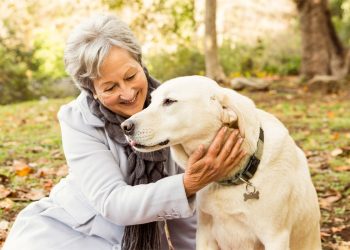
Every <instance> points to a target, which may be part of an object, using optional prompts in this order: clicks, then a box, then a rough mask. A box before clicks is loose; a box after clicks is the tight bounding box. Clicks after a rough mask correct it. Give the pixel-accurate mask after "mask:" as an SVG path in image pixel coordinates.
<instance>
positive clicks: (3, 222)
mask: <svg viewBox="0 0 350 250" xmlns="http://www.w3.org/2000/svg"><path fill="white" fill-rule="evenodd" d="M9 225H10V222H8V221H7V220H1V221H0V230H7V229H8V228H9Z"/></svg>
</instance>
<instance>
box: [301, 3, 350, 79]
mask: <svg viewBox="0 0 350 250" xmlns="http://www.w3.org/2000/svg"><path fill="white" fill-rule="evenodd" d="M295 2H296V4H297V9H298V12H299V16H300V27H301V37H302V63H301V74H302V75H303V76H305V77H306V78H311V77H314V76H316V75H329V76H334V77H335V78H338V79H341V78H344V77H345V76H346V75H348V74H349V53H348V50H347V49H346V48H344V46H343V44H342V42H341V41H340V39H339V37H338V35H337V33H336V30H335V28H334V25H333V23H332V19H331V14H330V11H329V8H328V1H327V0H295Z"/></svg>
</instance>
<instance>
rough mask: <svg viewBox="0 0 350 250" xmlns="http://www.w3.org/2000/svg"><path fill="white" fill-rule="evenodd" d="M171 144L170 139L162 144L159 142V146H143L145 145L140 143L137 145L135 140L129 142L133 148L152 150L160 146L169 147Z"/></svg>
mask: <svg viewBox="0 0 350 250" xmlns="http://www.w3.org/2000/svg"><path fill="white" fill-rule="evenodd" d="M169 142H170V141H169V140H168V139H166V140H164V141H162V142H159V143H157V144H154V145H143V144H139V143H137V142H135V141H133V140H130V141H129V143H130V145H131V146H133V147H135V148H138V149H151V148H155V147H159V146H161V147H163V146H166V145H168V144H169Z"/></svg>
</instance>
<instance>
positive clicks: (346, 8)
mask: <svg viewBox="0 0 350 250" xmlns="http://www.w3.org/2000/svg"><path fill="white" fill-rule="evenodd" d="M329 8H330V11H331V15H332V21H333V23H334V25H335V28H336V30H337V32H338V35H339V37H340V39H341V40H342V41H343V43H344V45H346V46H350V0H330V2H329Z"/></svg>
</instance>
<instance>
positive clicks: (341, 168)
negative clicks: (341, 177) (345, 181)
mask: <svg viewBox="0 0 350 250" xmlns="http://www.w3.org/2000/svg"><path fill="white" fill-rule="evenodd" d="M333 170H334V171H337V172H346V171H350V165H343V166H337V167H334V168H333Z"/></svg>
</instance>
